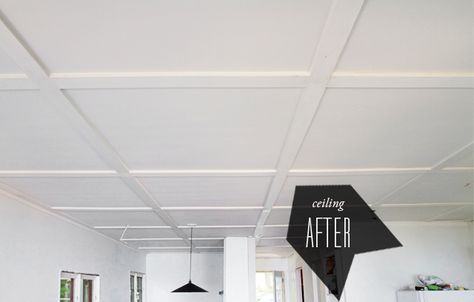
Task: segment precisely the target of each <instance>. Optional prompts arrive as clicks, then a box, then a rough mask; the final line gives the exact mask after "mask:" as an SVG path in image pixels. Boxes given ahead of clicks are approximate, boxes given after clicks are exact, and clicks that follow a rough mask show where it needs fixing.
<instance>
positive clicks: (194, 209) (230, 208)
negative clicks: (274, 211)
mask: <svg viewBox="0 0 474 302" xmlns="http://www.w3.org/2000/svg"><path fill="white" fill-rule="evenodd" d="M162 209H163V210H165V211H245V210H261V209H263V207H262V206H237V207H225V206H224V207H218V206H216V207H200V206H196V207H162Z"/></svg>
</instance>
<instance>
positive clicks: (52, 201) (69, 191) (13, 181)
mask: <svg viewBox="0 0 474 302" xmlns="http://www.w3.org/2000/svg"><path fill="white" fill-rule="evenodd" d="M0 182H2V183H5V184H7V185H9V186H12V187H13V188H15V189H17V190H19V191H21V192H23V193H26V194H28V195H30V196H32V197H34V198H35V199H37V200H39V201H41V202H42V203H44V204H47V205H49V206H62V207H67V206H69V207H144V206H146V205H145V204H144V203H143V202H142V201H141V200H140V199H138V197H137V196H136V195H135V194H134V193H133V192H132V191H131V190H130V189H129V188H128V187H127V186H126V185H125V184H124V183H123V182H122V181H121V180H120V178H118V177H10V178H0Z"/></svg>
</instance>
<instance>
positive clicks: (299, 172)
mask: <svg viewBox="0 0 474 302" xmlns="http://www.w3.org/2000/svg"><path fill="white" fill-rule="evenodd" d="M429 170H431V167H413V168H367V169H311V170H310V169H308V170H306V169H291V170H290V171H289V172H288V176H328V175H380V174H400V173H420V172H425V171H429Z"/></svg>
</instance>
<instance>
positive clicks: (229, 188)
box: [140, 177, 271, 207]
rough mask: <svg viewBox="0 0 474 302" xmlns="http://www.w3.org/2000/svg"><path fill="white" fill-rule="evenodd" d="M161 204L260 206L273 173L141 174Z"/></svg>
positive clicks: (142, 180)
mask: <svg viewBox="0 0 474 302" xmlns="http://www.w3.org/2000/svg"><path fill="white" fill-rule="evenodd" d="M140 181H141V183H142V184H144V185H145V187H146V188H147V189H148V191H149V192H151V193H152V194H153V195H154V196H155V198H156V199H157V200H158V201H159V202H160V205H161V206H165V207H167V206H173V207H179V206H261V205H262V204H263V201H264V199H265V195H266V193H267V190H268V186H269V185H270V181H271V177H158V178H150V177H145V178H140Z"/></svg>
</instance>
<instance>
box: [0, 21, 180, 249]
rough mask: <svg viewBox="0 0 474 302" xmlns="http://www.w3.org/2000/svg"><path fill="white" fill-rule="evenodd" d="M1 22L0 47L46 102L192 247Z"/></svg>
mask: <svg viewBox="0 0 474 302" xmlns="http://www.w3.org/2000/svg"><path fill="white" fill-rule="evenodd" d="M0 21H1V22H0V43H1V46H2V48H3V50H4V51H5V53H7V55H9V56H10V57H11V58H12V59H13V61H14V62H15V63H16V64H17V65H18V66H19V67H20V68H21V69H22V70H23V71H24V72H25V74H26V75H27V76H28V78H30V79H32V80H33V81H34V82H35V83H36V84H37V85H38V86H39V87H40V93H41V95H42V97H43V101H44V102H45V103H46V104H47V105H49V106H51V107H52V108H53V109H55V110H56V112H57V113H58V114H59V115H60V116H61V117H62V118H63V119H64V121H65V122H66V123H68V124H69V125H70V126H71V127H72V129H74V130H75V131H76V132H77V133H78V134H79V135H80V136H81V137H82V138H83V139H84V140H85V141H86V142H87V143H88V144H89V146H91V147H92V149H93V150H95V151H96V152H97V154H98V155H99V157H100V158H102V160H103V161H104V162H105V163H106V164H107V165H108V166H109V167H112V168H113V169H114V170H116V171H117V172H118V173H119V174H120V176H121V179H122V180H123V182H124V183H125V184H126V185H128V187H129V188H130V189H131V190H132V191H133V192H135V194H136V195H137V196H138V197H139V198H140V199H141V200H142V201H143V202H144V203H145V204H146V205H147V206H150V207H152V208H153V211H154V212H155V213H156V214H157V215H158V216H159V217H160V219H161V220H162V221H163V222H164V223H165V224H167V225H169V226H170V227H171V228H172V229H173V230H174V232H175V233H176V234H177V235H178V237H181V238H184V240H185V241H186V243H189V240H188V239H187V235H186V234H185V233H184V232H183V231H182V230H180V229H178V227H177V224H176V223H175V221H174V220H173V219H172V218H171V216H169V215H168V213H166V212H165V211H163V210H161V208H160V205H159V203H158V202H157V201H156V200H155V199H154V197H153V196H152V195H151V194H150V193H149V192H148V191H147V190H146V189H145V187H144V186H143V185H142V184H141V183H140V182H139V181H138V180H137V179H136V178H134V177H132V176H130V174H129V169H128V167H127V166H126V164H125V163H124V161H123V160H122V158H121V157H120V155H119V154H118V153H117V152H116V151H115V150H114V148H113V147H112V145H111V144H110V143H109V142H108V140H107V139H106V138H105V136H104V135H103V134H102V133H100V132H99V130H98V129H97V127H96V126H95V125H94V124H93V123H92V122H91V121H90V120H89V119H87V118H86V116H85V115H84V114H83V113H82V112H81V110H80V109H79V108H78V107H77V106H76V105H75V104H74V103H73V102H71V101H70V100H69V99H68V98H67V97H66V95H65V94H64V93H63V91H62V90H61V89H60V88H59V87H58V86H56V84H55V83H54V82H53V81H52V80H51V78H50V77H49V75H48V72H47V70H46V68H45V67H44V66H42V65H41V63H40V61H39V60H38V59H37V58H36V57H35V55H34V54H33V52H32V51H31V49H29V48H28V46H27V45H26V43H24V42H22V41H21V40H20V39H19V37H18V36H16V35H15V31H14V30H13V28H10V27H9V26H8V25H7V23H6V20H4V19H2V20H0Z"/></svg>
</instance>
